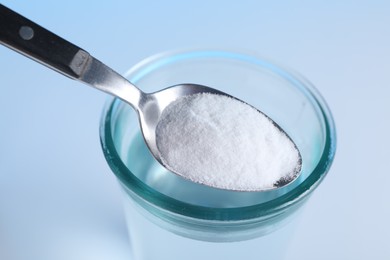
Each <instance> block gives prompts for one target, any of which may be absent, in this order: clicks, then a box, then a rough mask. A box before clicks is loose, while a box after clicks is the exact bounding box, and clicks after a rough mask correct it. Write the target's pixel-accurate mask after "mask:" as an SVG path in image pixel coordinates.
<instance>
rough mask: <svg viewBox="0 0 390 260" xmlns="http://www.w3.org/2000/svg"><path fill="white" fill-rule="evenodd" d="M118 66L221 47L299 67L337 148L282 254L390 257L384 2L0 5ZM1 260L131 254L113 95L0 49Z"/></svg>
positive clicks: (389, 59)
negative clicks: (110, 141) (111, 135)
mask: <svg viewBox="0 0 390 260" xmlns="http://www.w3.org/2000/svg"><path fill="white" fill-rule="evenodd" d="M2 4H4V5H6V6H8V7H10V8H12V9H14V10H15V11H17V12H19V13H21V14H23V15H25V16H26V17H29V18H30V19H31V20H34V21H36V22H38V23H40V24H41V25H43V26H45V27H46V28H48V29H50V30H52V31H54V32H56V33H57V34H59V35H61V36H63V37H64V38H66V39H68V40H70V41H72V42H74V43H76V44H77V45H79V46H81V47H83V48H85V49H86V50H88V51H89V52H90V53H92V54H93V55H94V56H96V57H98V58H99V59H100V60H102V61H104V62H105V63H106V64H108V65H110V66H111V67H113V68H114V69H116V70H117V71H119V72H125V71H126V70H127V69H128V68H129V67H131V66H132V65H134V64H135V63H137V62H138V61H140V60H142V59H144V58H146V57H148V56H150V55H152V54H155V53H158V52H161V51H166V50H173V49H178V48H179V49H182V48H189V47H207V46H211V47H221V48H230V49H239V50H244V51H249V52H252V53H254V54H259V55H261V56H264V57H267V58H270V59H272V60H275V61H278V62H279V63H282V64H284V65H287V66H288V67H291V68H294V69H295V70H296V71H298V72H300V73H301V74H303V75H304V76H306V77H307V78H308V79H309V80H310V81H311V82H313V83H314V85H315V86H316V87H317V88H318V90H319V91H320V92H321V93H322V95H323V96H324V98H325V99H326V100H327V102H328V104H329V106H330V108H331V110H332V112H333V115H334V117H335V121H336V125H337V133H338V150H337V154H336V160H335V162H334V165H333V167H332V168H331V171H330V174H329V175H328V177H327V178H326V180H325V181H324V182H323V183H322V185H321V186H320V187H319V189H318V190H317V191H316V192H315V193H314V195H313V196H312V198H311V199H310V201H309V202H308V204H307V206H306V207H305V209H304V211H303V213H302V215H301V219H300V222H299V226H298V227H297V232H296V234H295V236H294V238H293V240H292V241H291V243H290V245H289V248H287V249H286V250H287V255H288V257H287V259H324V260H325V259H326V260H328V259H387V258H389V257H390V246H389V242H388V241H389V238H388V234H390V224H389V220H390V203H389V202H388V200H389V199H390V189H389V183H390V174H389V173H390V170H389V147H390V138H389V133H390V116H389V113H390V102H389V101H390V77H389V73H390V26H389V24H390V2H389V1H352V0H351V1H349V0H348V1H308V0H307V1H259V0H258V1H246V0H241V1H226V0H225V1H200V0H198V1H159V2H158V1H124V0H123V1H119V0H117V1H76V0H67V1H48V0H47V1H43V0H37V1H15V0H12V1H11V0H7V1H2ZM0 78H1V81H0V90H1V94H0V120H1V121H0V147H1V150H0V259H10V260H13V259H22V260H24V259H29V260H31V259H32V260H35V259H40V260H46V259H56V260H62V259H73V260H76V259H95V260H100V259H112V260H124V259H129V257H128V256H129V250H130V249H129V247H128V244H127V243H128V241H127V234H126V229H125V222H124V217H123V212H122V204H121V194H120V192H119V187H118V185H117V183H116V180H115V177H114V176H113V175H112V174H111V172H110V170H109V168H108V166H107V165H106V163H105V160H104V158H103V155H102V152H101V149H100V144H99V136H98V124H99V118H100V114H101V110H102V107H103V104H104V102H105V100H106V98H107V96H106V95H105V94H103V93H100V92H99V91H96V90H94V89H92V88H88V87H86V86H84V85H81V84H79V83H77V82H74V81H71V80H69V79H67V78H65V77H63V76H61V75H59V74H57V73H54V72H53V71H50V70H49V69H47V68H45V67H43V66H40V65H38V64H36V63H35V62H33V61H31V60H28V59H26V58H24V57H23V56H21V55H19V54H16V53H14V52H12V51H10V50H8V49H6V48H4V47H2V46H0Z"/></svg>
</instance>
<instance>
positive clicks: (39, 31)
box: [0, 4, 90, 79]
mask: <svg viewBox="0 0 390 260" xmlns="http://www.w3.org/2000/svg"><path fill="white" fill-rule="evenodd" d="M0 43H2V44H4V45H6V46H7V47H9V48H11V49H13V50H15V51H17V52H20V53H22V54H24V55H26V56H27V57H29V58H32V59H34V60H36V61H38V62H40V63H42V64H44V65H46V66H48V67H50V68H52V69H54V70H57V71H59V72H61V73H62V74H64V75H66V76H68V77H71V78H73V79H78V78H79V77H80V75H81V74H82V72H83V69H84V68H85V66H86V64H87V62H88V60H89V58H90V55H89V54H88V53H87V52H86V51H84V50H82V49H81V48H79V47H77V46H76V45H74V44H72V43H70V42H68V41H66V40H64V39H62V38H61V37H59V36H57V35H55V34H54V33H52V32H50V31H48V30H46V29H45V28H43V27H41V26H39V25H38V24H36V23H34V22H32V21H30V20H29V19H27V18H25V17H23V16H22V15H20V14H18V13H16V12H14V11H12V10H11V9H9V8H7V7H5V6H4V5H2V4H0Z"/></svg>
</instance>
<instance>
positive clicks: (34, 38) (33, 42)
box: [0, 4, 143, 109]
mask: <svg viewBox="0 0 390 260" xmlns="http://www.w3.org/2000/svg"><path fill="white" fill-rule="evenodd" d="M0 43H1V44H3V45H5V46H7V47H9V48H11V49H13V50H15V51H17V52H19V53H21V54H23V55H25V56H27V57H29V58H31V59H33V60H35V61H38V62H40V63H42V64H43V65H46V66H47V67H49V68H51V69H54V70H56V71H58V72H60V73H62V74H64V75H65V76H68V77H70V78H72V79H75V80H79V81H81V82H83V83H86V84H87V85H90V86H92V87H95V88H97V89H99V90H102V91H104V92H106V93H109V94H111V95H114V96H116V97H119V98H121V99H122V100H124V101H126V102H127V103H129V104H130V105H132V106H133V107H134V108H135V109H138V106H139V102H140V100H141V98H142V95H143V93H142V92H141V91H140V90H139V89H138V88H137V87H136V86H134V85H133V84H131V83H130V82H129V81H128V80H126V79H125V78H123V77H122V76H121V75H120V74H118V73H117V72H115V71H114V70H112V69H111V68H109V67H108V66H106V65H105V64H103V63H102V62H100V61H99V60H97V59H95V58H94V57H92V56H91V55H90V54H89V53H88V52H86V51H85V50H83V49H81V48H79V47H77V46H76V45H74V44H73V43H70V42H68V41H67V40H65V39H63V38H61V37H59V36H57V35H56V34H54V33H52V32H50V31H49V30H46V29H45V28H43V27H42V26H40V25H38V24H36V23H34V22H32V21H30V20H29V19H27V18H25V17H23V16H21V15H20V14H18V13H16V12H14V11H12V10H11V9H9V8H7V7H5V6H4V5H2V4H0Z"/></svg>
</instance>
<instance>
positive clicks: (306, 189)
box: [100, 50, 336, 221]
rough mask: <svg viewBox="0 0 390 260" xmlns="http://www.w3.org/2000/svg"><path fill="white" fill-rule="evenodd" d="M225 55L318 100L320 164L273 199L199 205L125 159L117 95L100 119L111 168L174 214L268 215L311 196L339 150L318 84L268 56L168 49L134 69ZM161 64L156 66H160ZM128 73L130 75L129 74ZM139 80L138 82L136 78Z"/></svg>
mask: <svg viewBox="0 0 390 260" xmlns="http://www.w3.org/2000/svg"><path fill="white" fill-rule="evenodd" d="M210 55H212V57H214V56H215V57H222V58H234V59H237V58H239V59H240V60H243V61H247V62H256V63H260V65H261V66H265V65H266V67H267V68H269V69H271V70H272V72H274V73H276V74H277V75H280V76H281V77H283V78H286V79H288V80H289V81H292V82H293V83H294V85H295V86H296V87H298V88H299V90H300V91H302V92H305V94H306V96H308V97H309V98H310V99H311V102H312V103H313V102H314V103H316V105H317V106H318V108H319V110H320V111H319V112H320V114H321V116H322V118H323V120H324V133H325V145H324V148H323V151H322V154H321V156H320V160H319V161H318V163H317V165H316V166H315V167H314V169H313V170H312V171H311V173H310V174H309V175H308V177H307V178H306V179H305V180H303V181H302V183H300V184H299V185H298V186H297V187H295V188H294V189H292V190H291V191H289V192H287V193H286V194H284V195H282V196H280V197H277V198H275V199H273V200H271V201H268V202H264V203H259V204H255V205H250V206H243V207H232V208H215V207H206V206H198V205H193V204H190V203H186V202H183V201H179V200H177V199H174V198H171V197H169V196H167V195H164V194H162V193H160V192H159V191H157V190H155V189H153V188H152V187H150V186H148V185H146V184H145V183H143V182H142V181H141V180H139V179H138V178H137V177H136V176H135V175H134V174H133V173H132V172H131V171H130V170H129V169H128V168H127V167H126V166H125V164H124V163H123V161H122V160H121V158H120V156H119V154H118V152H117V150H116V147H115V144H114V140H113V137H112V129H111V126H112V124H111V123H112V120H113V113H114V112H115V109H116V108H117V106H118V105H119V104H120V103H121V102H122V101H121V100H119V99H117V98H111V99H110V100H109V101H108V102H107V103H106V105H105V107H104V110H103V113H102V117H101V122H100V142H101V146H102V149H103V153H104V156H105V158H106V160H107V163H108V164H109V166H110V168H111V170H112V171H113V173H114V174H115V175H116V177H117V178H118V179H119V180H120V182H121V184H122V185H124V186H125V187H126V188H127V189H128V190H130V191H131V192H132V193H133V194H135V195H136V196H138V197H139V198H141V199H142V200H144V201H145V202H147V203H149V204H152V205H154V206H155V207H157V208H159V209H162V210H164V211H168V212H171V213H174V214H179V215H183V216H186V217H191V218H196V219H203V220H217V221H218V220H229V221H238V220H249V219H254V218H259V217H262V216H265V215H273V214H277V213H278V212H280V211H282V210H283V209H284V208H286V207H289V206H291V205H294V204H296V203H298V202H300V201H301V200H302V199H303V198H305V197H307V195H309V194H310V193H311V192H312V191H313V190H314V189H315V188H316V187H317V186H318V185H319V184H320V182H321V181H322V180H323V179H324V177H325V175H326V174H327V172H328V171H329V168H330V166H331V164H332V162H333V159H334V155H335V151H336V132H335V126H334V121H333V117H332V115H331V112H330V110H329V108H328V106H327V104H326V102H325V101H324V99H323V98H322V96H321V95H320V94H319V92H318V91H317V90H316V89H315V87H314V86H313V85H312V84H311V83H310V82H308V81H307V80H306V79H304V78H303V77H302V76H300V75H298V74H297V73H294V72H292V71H291V70H286V69H283V68H282V67H281V66H279V65H275V63H270V62H268V61H265V60H264V59H262V58H261V59H260V58H257V57H255V56H251V55H247V54H242V53H237V52H231V51H220V50H191V51H187V50H185V51H175V52H166V53H162V54H158V55H155V56H152V57H150V58H147V59H145V60H144V61H141V62H140V63H138V64H137V65H135V66H133V67H132V69H130V70H129V72H131V71H136V70H138V69H139V68H142V67H144V66H149V65H151V64H153V65H156V63H157V64H159V65H161V64H162V63H163V59H166V58H169V59H170V62H174V61H176V60H177V59H180V58H182V59H186V58H191V57H211V56H210ZM157 67H158V66H154V67H153V68H154V69H156V68H157ZM129 72H128V73H126V74H127V75H128V74H129ZM133 83H135V82H133Z"/></svg>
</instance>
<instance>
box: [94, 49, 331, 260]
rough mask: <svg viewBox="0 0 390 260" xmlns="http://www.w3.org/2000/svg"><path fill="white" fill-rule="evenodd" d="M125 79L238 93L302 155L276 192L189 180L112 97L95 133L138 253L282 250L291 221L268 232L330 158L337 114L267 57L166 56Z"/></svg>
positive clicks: (145, 85)
mask: <svg viewBox="0 0 390 260" xmlns="http://www.w3.org/2000/svg"><path fill="white" fill-rule="evenodd" d="M125 76H126V77H127V78H128V79H129V80H130V81H132V82H133V83H134V84H136V85H137V86H138V87H139V88H140V89H142V90H143V91H145V92H153V91H157V90H160V89H162V88H165V87H168V86H172V85H175V84H180V83H197V84H202V85H206V86H210V87H212V88H216V89H220V90H222V91H224V92H226V93H228V94H230V95H233V96H236V97H238V98H239V99H241V100H243V101H245V102H247V103H249V104H251V105H253V106H255V107H256V108H258V109H259V110H261V111H263V112H264V113H266V114H267V115H268V116H270V117H271V118H272V119H273V120H274V121H275V122H276V123H277V124H279V125H280V126H281V127H282V128H283V129H284V130H285V131H286V133H287V134H288V135H289V136H290V137H291V138H292V139H293V140H294V142H295V143H296V145H297V147H298V149H299V150H300V152H301V155H302V174H301V176H300V177H299V178H298V179H297V180H296V181H294V182H293V183H291V184H290V185H287V186H285V187H283V188H280V189H277V190H271V191H266V192H234V191H226V190H220V189H215V188H210V187H207V186H204V185H200V184H196V183H192V182H190V181H187V180H185V179H183V178H181V177H178V176H177V175H175V174H173V173H171V172H169V171H167V170H166V169H165V168H163V167H162V166H160V165H159V164H158V163H157V162H156V161H155V160H154V158H153V157H152V155H151V154H150V153H149V151H148V149H147V147H146V145H145V143H144V141H143V139H142V135H141V133H140V130H139V124H138V118H137V115H136V113H135V111H134V110H133V109H132V108H131V107H130V106H129V105H127V104H125V103H123V102H122V101H121V100H118V99H113V100H112V101H110V102H109V103H108V104H107V105H106V107H105V109H104V112H103V116H102V120H101V126H100V136H101V143H102V147H103V151H104V154H105V157H106V160H107V162H108V164H109V165H110V167H111V169H112V171H113V172H114V174H115V175H116V176H117V178H118V180H119V183H120V184H121V187H122V188H123V190H124V192H125V209H126V214H127V221H128V228H129V235H130V240H131V246H132V251H133V254H134V256H133V258H134V260H140V259H143V260H144V259H200V258H201V257H202V258H203V259H211V258H220V257H223V259H241V258H245V259H259V256H261V255H263V256H264V255H267V257H268V259H270V258H272V257H279V256H280V253H283V250H274V247H275V246H276V245H278V246H280V245H282V244H283V243H282V240H283V241H285V240H286V239H285V238H286V237H288V236H287V235H286V234H287V233H285V232H287V231H285V230H286V228H287V227H286V228H283V229H281V230H280V231H279V230H278V231H276V232H275V233H276V234H277V235H275V234H270V233H271V232H273V231H275V230H277V229H279V228H280V227H281V226H283V225H284V224H285V223H287V222H288V221H290V219H291V218H292V217H293V216H295V215H296V214H295V213H296V212H297V210H298V209H300V208H301V206H302V205H303V204H304V203H305V201H306V200H307V199H308V197H309V195H310V194H311V193H312V192H313V191H314V190H315V188H316V187H317V186H318V185H319V183H320V182H321V181H322V180H323V178H324V177H325V175H326V173H327V172H328V170H329V168H330V165H331V163H332V161H333V158H334V153H335V148H336V136H335V127H334V123H333V119H332V116H331V114H330V111H329V109H328V107H327V105H326V104H325V102H324V100H323V99H322V98H321V96H320V95H319V93H318V92H317V91H316V90H315V89H314V87H313V86H312V85H311V84H310V83H309V82H308V81H306V80H305V79H303V78H302V77H301V76H299V75H297V74H296V73H293V72H291V71H289V70H287V69H284V68H282V67H281V66H278V65H275V64H273V63H270V62H268V61H265V60H263V59H259V58H256V57H253V56H250V55H247V54H242V53H235V52H229V51H217V50H192V51H179V52H173V53H163V54H160V55H157V56H154V57H151V58H149V59H146V60H145V61H143V62H141V63H139V64H137V65H136V66H134V67H133V68H131V69H130V70H129V71H128V72H127V73H126V75H125ZM288 226H289V225H288ZM277 232H279V233H277ZM228 242H235V243H228ZM259 247H261V248H262V249H261V250H260V251H259V250H258V249H259ZM275 251H278V253H277V254H274V253H275Z"/></svg>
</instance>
